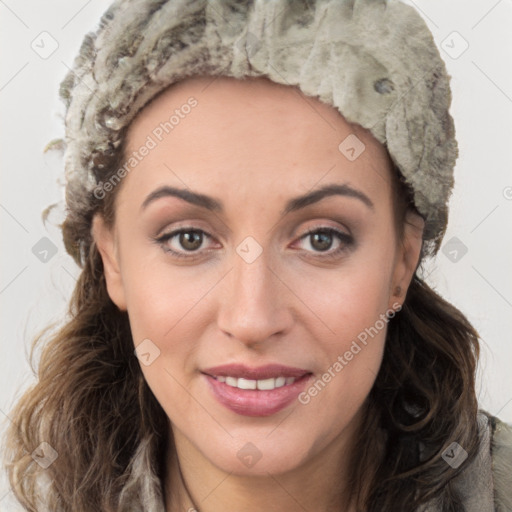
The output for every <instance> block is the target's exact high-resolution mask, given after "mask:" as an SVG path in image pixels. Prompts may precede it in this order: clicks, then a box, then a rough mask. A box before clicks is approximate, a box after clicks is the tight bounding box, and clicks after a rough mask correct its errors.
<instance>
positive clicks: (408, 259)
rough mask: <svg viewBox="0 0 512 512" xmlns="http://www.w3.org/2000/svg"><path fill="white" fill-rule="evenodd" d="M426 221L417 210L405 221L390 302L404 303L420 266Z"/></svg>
mask: <svg viewBox="0 0 512 512" xmlns="http://www.w3.org/2000/svg"><path fill="white" fill-rule="evenodd" d="M424 227H425V221H424V220H423V218H422V217H421V216H420V215H418V214H417V213H416V212H413V211H408V212H407V213H406V218H405V223H404V234H403V239H402V240H401V242H400V249H399V253H398V258H397V261H396V265H395V271H394V275H393V282H392V287H391V294H390V295H391V296H390V298H389V300H390V304H391V303H394V304H396V303H397V302H398V303H399V304H400V305H402V304H403V302H404V299H405V296H406V294H407V290H408V288H409V285H410V284H411V281H412V278H413V276H414V273H415V272H416V268H417V266H418V263H419V260H420V256H421V249H422V246H423V229H424Z"/></svg>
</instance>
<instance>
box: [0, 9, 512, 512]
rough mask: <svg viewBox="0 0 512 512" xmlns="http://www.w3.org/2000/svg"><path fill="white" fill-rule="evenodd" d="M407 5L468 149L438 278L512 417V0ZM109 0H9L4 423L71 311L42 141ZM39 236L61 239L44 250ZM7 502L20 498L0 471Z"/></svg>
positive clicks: (51, 170) (2, 155) (0, 385)
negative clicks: (35, 353)
mask: <svg viewBox="0 0 512 512" xmlns="http://www.w3.org/2000/svg"><path fill="white" fill-rule="evenodd" d="M406 3H408V4H410V5H413V6H414V7H415V8H416V9H417V10H418V11H419V12H420V14H421V15H422V16H423V18H424V19H425V21H426V23H427V25H428V26H429V28H430V30H431V31H432V33H433V36H434V39H435V41H436V43H437V45H438V47H439V48H440V51H441V55H442V57H443V59H444V60H445V62H446V65H447V68H448V72H449V73H450V75H451V76H452V82H451V85H452V91H453V103H452V114H453V116H454V119H455V125H456V130H457V139H458V141H459V150H460V156H459V159H458V162H457V167H456V172H455V178H456V187H455V190H454V194H453V196H452V199H451V202H450V207H451V213H450V221H449V227H448V232H447V234H446V236H445V239H444V246H443V248H442V250H441V251H440V253H439V254H438V256H437V257H436V259H435V260H434V261H432V262H430V263H429V265H428V274H429V277H428V281H429V283H430V284H432V285H433V286H434V287H435V288H436V289H437V290H438V291H439V292H440V293H441V294H442V295H443V296H444V297H445V298H447V299H448V300H449V301H451V302H453V303H454V304H455V305H456V306H457V307H459V308H460V309H461V310H462V311H463V312H464V313H465V314H466V315H467V316H468V318H469V319H470V321H471V322H473V324H474V325H475V327H476V328H477V330H478V331H479V332H480V334H481V337H482V358H481V362H480V368H479V375H478V387H477V389H478V393H479V400H480V406H481V407H482V408H484V409H486V410H488V411H489V412H490V413H492V414H495V415H498V416H499V417H501V418H502V419H504V420H506V421H509V422H512V369H511V362H512V340H511V335H510V332H511V329H512V269H511V262H512V257H511V256H512V237H511V233H512V215H511V213H512V173H511V168H512V166H511V164H512V162H511V160H512V150H511V147H512V75H511V63H512V32H511V31H510V26H512V0H499V1H498V0H471V1H468V0H416V1H412V0H408V1H406ZM107 6H108V2H102V1H100V0H89V1H85V0H84V1H76V0H74V1H70V0H67V1H64V0H60V1H57V0H47V1H45V2H44V3H43V4H42V3H41V2H38V1H35V0H25V1H23V0H16V1H15V0H0V40H1V46H2V49H3V52H2V56H3V61H2V66H1V69H0V119H1V120H2V122H1V134H0V141H1V152H0V159H1V172H2V176H1V189H0V224H1V233H2V251H1V270H2V271H1V274H0V308H1V310H0V311H1V320H2V331H1V333H2V337H1V348H2V357H1V358H0V418H1V420H2V422H3V424H4V425H5V424H6V423H7V422H9V421H10V420H9V418H8V414H9V410H10V409H11V407H12V406H13V404H14V402H15V401H16V399H17V398H18V397H19V396H20V394H21V392H22V390H23V389H25V388H26V387H27V386H29V385H30V384H31V382H33V380H34V377H33V375H32V373H31V371H30V368H29V366H28V363H27V353H28V347H29V346H30V342H31V340H32V339H33V337H34V336H35V334H36V333H37V332H39V330H41V329H42V328H43V327H45V326H46V325H47V324H48V323H50V322H52V321H57V320H59V319H61V318H62V316H63V314H64V311H65V309H66V304H67V300H68V299H69V296H70V293H71V290H72V288H73V286H74V284H75V279H76V276H77V274H78V269H77V268H76V266H75V264H74V263H73V261H72V260H71V258H70V257H69V256H67V255H66V253H65V251H64V248H63V245H62V241H61V236H60V231H59V230H58V228H57V227H56V224H57V223H58V222H60V220H61V218H60V217H59V216H58V215H54V216H52V217H51V218H52V219H54V220H53V223H54V225H52V224H51V223H49V224H48V225H47V226H43V224H42V221H41V212H42V211H43V210H44V209H45V208H46V207H47V206H48V205H49V204H51V203H56V202H62V199H63V187H62V185H63V174H62V167H61V162H59V160H58V159H57V158H56V157H55V155H50V154H46V155H44V154H43V148H44V147H45V146H46V144H47V143H48V142H49V141H50V140H52V139H54V138H59V137H62V136H63V124H62V113H63V106H62V104H61V103H60V101H59V99H58V86H59V83H60V81H61V80H62V79H63V78H64V75H65V74H66V72H67V70H68V68H69V67H70V66H71V64H72V61H73V58H74V56H75V54H76V52H77V51H78V48H79V45H80V43H81V41H82V38H83V36H84V34H85V33H86V32H87V31H89V30H92V29H93V28H94V27H95V25H96V23H97V22H98V20H99V17H100V15H101V14H102V13H103V12H104V10H105V9H106V8H107ZM52 52H53V53H52ZM44 237H46V238H47V239H49V240H50V241H51V242H49V241H48V240H44V241H41V239H43V238H44ZM34 247H35V249H34ZM41 247H45V248H46V249H48V248H50V252H48V254H47V256H46V259H47V261H46V262H45V261H42V260H41V254H40V248H41ZM52 248H53V251H54V252H55V254H53V253H52V250H51V249H52ZM38 249H39V250H38ZM38 254H39V257H38ZM43 260H44V258H43ZM0 510H1V511H11V510H12V511H14V510H18V508H17V507H16V505H15V504H14V501H13V500H12V496H11V493H10V491H9V490H8V487H7V486H6V484H5V482H4V483H2V481H1V480H0Z"/></svg>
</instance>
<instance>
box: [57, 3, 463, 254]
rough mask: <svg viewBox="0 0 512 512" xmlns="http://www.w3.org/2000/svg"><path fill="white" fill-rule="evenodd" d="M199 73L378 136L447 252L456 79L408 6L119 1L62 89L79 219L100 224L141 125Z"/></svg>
mask: <svg viewBox="0 0 512 512" xmlns="http://www.w3.org/2000/svg"><path fill="white" fill-rule="evenodd" d="M195 75H211V76H218V75H223V76H230V77H234V78H243V77H257V76H264V77H267V78H268V79H270V80H271V81H273V82H276V83H279V84H284V85H291V86H296V87H298V88H299V89H300V90H301V91H302V92H303V93H304V94H306V95H308V96H311V97H315V98H317V99H319V100H320V101H322V102H324V103H326V104H329V105H331V106H333V107H335V108H337V109H338V111H339V112H340V113H341V114H342V115H343V116H344V117H345V119H346V120H347V121H349V122H351V123H357V124H359V125H361V126H362V127H364V128H366V129H368V130H369V131H370V132H371V133H372V134H373V135H374V137H375V138H376V139H377V140H378V141H379V142H381V143H382V144H384V145H385V146H386V147H387V150H388V153H389V155H390V157H391V159H392V160H393V162H394V163H395V165H396V167H397V168H398V170H399V171H400V173H401V174H402V176H403V177H404V178H405V180H406V182H407V183H408V184H409V185H410V186H411V187H412V190H413V193H414V203H415V206H416V208H417V210H418V211H419V212H420V214H421V215H422V216H423V217H424V218H425V231H424V241H425V244H424V251H425V253H430V254H433V253H435V252H436V251H437V250H438V249H439V246H440V243H441V240H442V237H443V235H444V232H445V230H446V224H447V218H448V206H447V205H448V199H449V196H450V193H451V190H452V187H453V169H454V165H455V161H456V158H457V153H458V151H457V142H456V140H455V131H454V124H453V119H452V117H451V115H450V113H449V107H450V103H451V92H450V87H449V76H448V75H447V72H446V67H445V64H444V62H443V60H442V59H441V57H440V55H439V51H438V49H437V47H436V45H435V43H434V40H433V38H432V34H431V33H430V31H429V30H428V28H427V26H426V24H425V22H424V21H423V19H422V18H421V16H420V15H419V14H418V13H417V12H416V10H415V9H414V8H412V7H410V6H408V5H405V4H403V3H401V2H400V1H398V0H389V1H386V0H316V1H315V0H272V1H268V0H246V1H239V0H116V1H115V2H114V3H113V4H112V5H111V7H110V8H109V9H108V10H107V11H106V12H105V14H104V15H103V17H102V18H101V21H100V25H99V28H98V29H97V30H96V32H92V33H89V34H87V35H86V36H85V39H84V41H83V44H82V46H81V48H80V53H79V55H78V56H77V58H76V59H75V62H74V65H73V68H72V70H71V71H70V72H69V73H68V75H67V76H66V78H65V79H64V81H63V82H62V84H61V90H60V92H61V97H62V98H63V100H64V102H65V104H66V136H65V143H66V144H65V168H66V180H67V186H66V201H67V206H68V208H69V210H71V211H73V212H74V214H75V215H86V216H88V217H87V218H90V217H91V214H92V212H93V211H94V209H95V207H97V200H96V201H95V198H94V197H93V191H94V189H95V187H96V186H97V184H98V182H100V181H101V180H102V179H105V177H107V176H108V172H109V170H112V166H113V165H114V162H115V161H116V157H118V156H119V151H120V148H121V147H122V142H123V137H124V135H125V133H126V128H127V127H128V125H129V123H130V122H131V120H132V119H133V118H134V116H135V115H136V114H137V112H139V111H140V109H141V108H142V107H143V106H144V105H145V104H147V103H148V102H149V101H150V100H151V99H152V98H153V97H154V96H155V95H156V94H158V93H159V92H160V91H162V90H163V89H165V88H166V87H168V86H169V85H170V84H173V83H175V82H178V81H179V80H181V79H184V78H187V77H191V76H195ZM341 142H342V141H340V143H341ZM95 205H96V206H95Z"/></svg>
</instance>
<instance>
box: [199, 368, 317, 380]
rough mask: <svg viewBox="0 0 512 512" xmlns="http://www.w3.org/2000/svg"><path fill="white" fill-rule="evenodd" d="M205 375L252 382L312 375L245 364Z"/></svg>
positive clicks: (207, 370) (211, 370) (213, 369)
mask: <svg viewBox="0 0 512 512" xmlns="http://www.w3.org/2000/svg"><path fill="white" fill-rule="evenodd" d="M203 373H206V374H207V375H210V376H212V377H236V378H242V379H250V380H263V379H271V378H276V377H295V378H299V377H303V376H304V375H307V374H309V373H311V372H310V371H308V370H304V369H303V368H294V367H292V366H283V365H282V364H267V365H265V366H258V367H250V366H246V365H244V364H223V365H220V366H215V367H212V368H207V369H206V370H203Z"/></svg>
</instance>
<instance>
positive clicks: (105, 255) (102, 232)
mask: <svg viewBox="0 0 512 512" xmlns="http://www.w3.org/2000/svg"><path fill="white" fill-rule="evenodd" d="M92 236H93V239H94V242H95V243H96V247H98V251H99V253H100V255H101V259H102V261H103V272H104V274H105V282H106V284H107V292H108V295H109V297H110V298H111V300H112V302H113V303H114V304H115V305H116V306H117V307H118V308H119V309H120V310H121V311H126V299H125V293H124V285H123V279H122V277H121V271H120V265H119V254H118V248H117V243H116V237H115V233H114V229H111V228H109V227H107V225H106V224H105V220H104V218H103V217H102V216H101V215H100V214H95V215H94V217H93V220H92Z"/></svg>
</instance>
